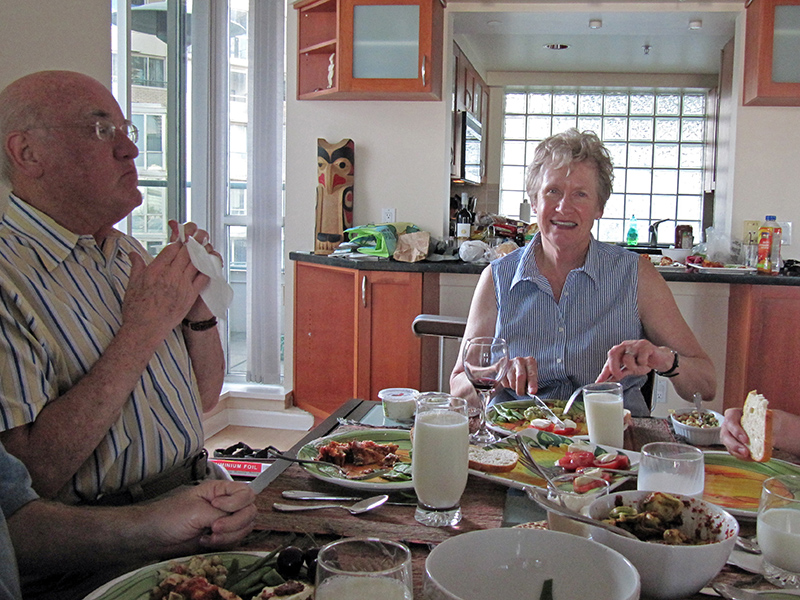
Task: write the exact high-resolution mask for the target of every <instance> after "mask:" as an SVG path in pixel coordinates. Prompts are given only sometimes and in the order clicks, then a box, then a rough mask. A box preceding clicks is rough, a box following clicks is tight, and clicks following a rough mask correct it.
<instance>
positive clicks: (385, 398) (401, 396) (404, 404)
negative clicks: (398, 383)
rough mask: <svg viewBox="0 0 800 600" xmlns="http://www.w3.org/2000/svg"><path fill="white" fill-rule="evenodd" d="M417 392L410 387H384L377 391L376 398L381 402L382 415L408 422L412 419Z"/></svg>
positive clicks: (415, 407)
mask: <svg viewBox="0 0 800 600" xmlns="http://www.w3.org/2000/svg"><path fill="white" fill-rule="evenodd" d="M417 394H419V392H418V391H417V390H415V389H412V388H386V389H384V390H381V391H380V392H378V398H380V399H381V402H382V403H383V415H384V416H385V417H386V418H387V419H392V420H393V421H399V422H400V423H410V422H411V421H413V420H414V412H415V411H416V409H417Z"/></svg>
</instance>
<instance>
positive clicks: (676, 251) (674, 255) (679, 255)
mask: <svg viewBox="0 0 800 600" xmlns="http://www.w3.org/2000/svg"><path fill="white" fill-rule="evenodd" d="M691 253H692V250H691V248H662V249H661V254H662V255H663V256H667V257H669V258H671V259H672V260H674V261H675V262H679V263H681V264H684V265H685V264H686V258H687V257H688V256H689V255H690V254H691Z"/></svg>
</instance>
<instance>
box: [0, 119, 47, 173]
mask: <svg viewBox="0 0 800 600" xmlns="http://www.w3.org/2000/svg"><path fill="white" fill-rule="evenodd" d="M31 141H32V140H31V137H30V134H29V132H27V131H12V132H11V134H9V136H8V138H7V139H6V146H5V151H6V154H8V157H9V159H10V161H11V165H12V171H16V172H17V173H20V174H21V175H24V176H26V177H30V178H33V179H38V178H39V177H41V176H42V173H43V172H44V167H43V165H42V163H41V162H40V160H39V153H38V152H37V150H36V148H35V147H34V146H33V144H31Z"/></svg>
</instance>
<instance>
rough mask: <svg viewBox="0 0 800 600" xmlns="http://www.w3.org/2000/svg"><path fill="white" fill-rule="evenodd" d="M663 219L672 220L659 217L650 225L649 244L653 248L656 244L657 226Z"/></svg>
mask: <svg viewBox="0 0 800 600" xmlns="http://www.w3.org/2000/svg"><path fill="white" fill-rule="evenodd" d="M664 221H672V219H661V220H660V221H656V222H655V223H653V224H652V225H650V245H651V246H652V247H653V248H655V247H657V246H658V226H659V225H661V224H662V223H663V222H664Z"/></svg>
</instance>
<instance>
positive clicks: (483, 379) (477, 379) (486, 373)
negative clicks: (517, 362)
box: [463, 337, 508, 446]
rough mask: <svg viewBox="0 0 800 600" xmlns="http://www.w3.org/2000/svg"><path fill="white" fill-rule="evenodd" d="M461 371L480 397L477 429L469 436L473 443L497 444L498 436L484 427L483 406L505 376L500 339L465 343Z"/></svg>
mask: <svg viewBox="0 0 800 600" xmlns="http://www.w3.org/2000/svg"><path fill="white" fill-rule="evenodd" d="M463 362H464V372H465V373H466V374H467V379H469V381H470V383H471V384H472V386H473V387H474V388H475V390H476V391H477V392H478V393H479V394H480V397H481V410H480V413H479V415H478V418H479V423H480V426H479V427H478V431H476V432H475V433H473V434H472V435H471V436H470V441H471V442H472V443H473V444H478V445H481V446H485V445H487V444H491V443H492V442H495V441H497V437H496V436H495V435H494V433H492V432H491V431H490V430H489V429H488V428H487V427H486V407H487V406H488V404H489V397H490V396H491V393H492V388H494V386H495V385H497V383H498V382H499V381H500V380H501V379H502V378H503V377H504V376H505V374H506V371H507V370H508V344H507V343H506V341H505V340H504V339H503V338H497V337H476V338H471V339H468V340H467V342H466V344H464V355H463Z"/></svg>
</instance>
